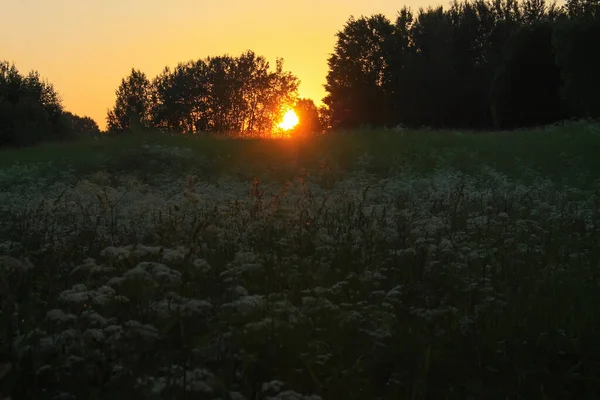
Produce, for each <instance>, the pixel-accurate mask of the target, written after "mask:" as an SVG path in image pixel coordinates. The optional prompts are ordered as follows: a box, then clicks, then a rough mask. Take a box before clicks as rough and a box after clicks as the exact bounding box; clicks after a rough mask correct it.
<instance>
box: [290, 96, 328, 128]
mask: <svg viewBox="0 0 600 400" xmlns="http://www.w3.org/2000/svg"><path fill="white" fill-rule="evenodd" d="M294 111H295V112H296V115H297V116H298V119H299V123H298V126H297V127H296V128H294V132H293V133H294V134H298V135H302V136H306V135H312V134H317V133H321V132H322V130H323V126H322V124H321V120H320V118H319V110H318V108H317V106H316V105H315V103H314V101H312V100H311V99H298V101H297V102H296V105H295V106H294Z"/></svg>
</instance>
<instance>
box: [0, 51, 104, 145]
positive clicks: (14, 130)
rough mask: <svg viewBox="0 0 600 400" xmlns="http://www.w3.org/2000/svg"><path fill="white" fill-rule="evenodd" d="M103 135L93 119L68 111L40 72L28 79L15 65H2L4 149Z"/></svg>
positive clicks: (1, 142) (0, 109) (0, 118)
mask: <svg viewBox="0 0 600 400" xmlns="http://www.w3.org/2000/svg"><path fill="white" fill-rule="evenodd" d="M99 133H100V129H99V128H98V124H97V123H96V122H95V121H94V120H93V119H91V118H90V117H86V116H83V117H82V116H78V115H75V114H73V113H70V112H68V111H66V110H64V108H63V106H62V102H61V99H60V97H59V95H58V93H57V91H56V90H55V89H54V86H53V85H52V84H51V83H49V82H47V81H46V80H44V79H43V78H41V76H40V74H39V73H38V72H37V71H31V72H29V73H28V74H26V75H25V74H22V73H21V72H19V70H18V69H17V67H16V66H15V65H14V63H13V64H11V63H9V62H8V61H0V146H26V145H31V144H34V143H37V142H39V141H41V140H52V139H66V138H76V137H81V136H83V135H97V134H99Z"/></svg>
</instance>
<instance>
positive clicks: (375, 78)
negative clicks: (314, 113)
mask: <svg viewBox="0 0 600 400" xmlns="http://www.w3.org/2000/svg"><path fill="white" fill-rule="evenodd" d="M393 31H394V26H393V25H392V23H391V22H390V21H389V20H388V19H387V18H386V17H384V16H383V15H374V16H372V17H369V18H364V17H363V18H359V19H355V18H350V20H349V21H348V22H347V23H346V25H345V26H344V29H343V30H342V31H340V32H338V33H337V43H336V46H335V51H334V53H333V54H332V55H331V56H330V57H329V60H328V64H329V73H328V74H327V83H326V85H325V88H326V90H327V92H328V93H329V94H328V95H327V96H326V97H325V98H324V99H323V102H324V103H325V104H326V105H327V106H328V107H329V110H330V112H329V123H330V124H331V126H332V127H334V128H346V127H351V126H359V125H366V124H369V125H384V124H385V123H386V122H387V119H388V115H387V112H386V110H388V108H389V92H388V91H387V89H388V82H389V80H390V77H389V74H390V72H391V71H390V68H389V63H388V61H387V59H386V57H387V54H389V52H390V51H391V49H392V47H391V45H392V42H393V37H392V33H393Z"/></svg>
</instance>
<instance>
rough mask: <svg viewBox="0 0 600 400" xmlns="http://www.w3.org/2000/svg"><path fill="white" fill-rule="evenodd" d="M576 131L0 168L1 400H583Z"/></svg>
mask: <svg viewBox="0 0 600 400" xmlns="http://www.w3.org/2000/svg"><path fill="white" fill-rule="evenodd" d="M599 136H600V130H599V128H598V126H597V125H593V124H590V123H572V124H567V125H563V126H556V127H549V128H545V129H539V130H535V131H534V130H531V131H523V132H516V133H501V134H483V133H476V132H473V133H467V132H465V133H457V132H429V131H406V132H402V133H396V132H391V131H370V132H348V133H339V134H336V135H326V136H323V137H319V138H312V139H305V140H264V139H263V140H250V139H243V140H242V139H239V140H230V139H215V138H185V137H176V136H164V135H158V134H145V135H139V134H132V135H128V136H124V137H120V138H104V139H101V140H97V141H87V142H86V141H80V142H72V143H62V144H44V145H41V146H38V147H35V148H28V149H21V150H14V149H13V150H1V151H0V187H2V189H1V190H0V269H1V273H0V311H1V314H0V317H1V318H0V357H2V358H0V375H2V374H3V375H4V378H3V379H2V377H0V379H2V380H1V381H0V382H1V386H0V397H1V395H2V394H4V395H12V396H13V398H15V399H18V398H36V399H59V398H60V399H67V398H98V399H100V398H107V399H108V398H110V399H121V398H122V399H125V398H198V399H205V398H206V399H255V398H261V399H313V400H316V399H319V398H323V399H338V398H339V399H372V398H381V399H398V398H401V399H402V398H407V399H421V398H433V399H436V398H440V399H468V398H473V399H475V398H477V399H479V398H485V399H507V398H510V399H513V398H514V399H538V398H539V399H555V398H581V399H586V398H590V399H591V398H597V397H598V396H599V395H600V382H599V381H598V379H597V376H598V373H599V372H600V346H598V343H597V338H598V335H600V322H598V321H599V320H598V318H597V304H600V290H599V289H600V288H599V286H600V274H599V271H598V262H599V261H600V246H598V244H599V241H600V213H599V212H598V210H599V208H598V202H599V201H600V200H599V199H598V196H597V193H596V188H597V183H598V179H599V178H600V176H598V174H600V165H597V164H598V163H600V161H599V160H598V158H597V157H596V154H597V149H598V146H599V145H600V140H599V139H600V137H599Z"/></svg>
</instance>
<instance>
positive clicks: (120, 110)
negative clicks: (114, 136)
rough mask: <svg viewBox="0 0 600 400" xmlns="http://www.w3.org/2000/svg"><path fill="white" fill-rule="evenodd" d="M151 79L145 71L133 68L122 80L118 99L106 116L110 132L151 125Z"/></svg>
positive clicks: (118, 90)
mask: <svg viewBox="0 0 600 400" xmlns="http://www.w3.org/2000/svg"><path fill="white" fill-rule="evenodd" d="M150 89H151V85H150V81H149V80H148V78H147V77H146V74H144V73H143V72H141V71H139V70H136V69H133V68H132V69H131V74H130V75H129V76H128V77H127V78H124V79H122V80H121V85H120V86H119V88H118V89H117V91H116V95H117V99H116V102H115V106H114V107H113V109H112V110H109V111H108V114H107V116H106V122H107V130H108V131H109V132H124V131H127V130H129V129H131V128H147V127H149V126H150V118H149V117H150V115H149V111H150V100H151V91H150Z"/></svg>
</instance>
